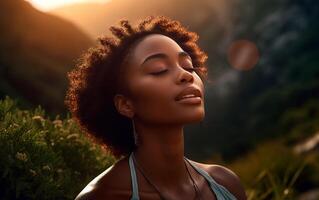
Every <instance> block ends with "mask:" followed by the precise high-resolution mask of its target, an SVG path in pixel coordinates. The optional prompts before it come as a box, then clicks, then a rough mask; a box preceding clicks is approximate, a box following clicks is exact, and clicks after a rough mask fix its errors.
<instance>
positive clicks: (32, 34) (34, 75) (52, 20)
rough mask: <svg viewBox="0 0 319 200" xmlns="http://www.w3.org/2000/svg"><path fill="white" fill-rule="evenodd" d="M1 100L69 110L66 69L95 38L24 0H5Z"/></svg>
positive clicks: (0, 56) (0, 13)
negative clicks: (66, 107) (66, 104)
mask: <svg viewBox="0 0 319 200" xmlns="http://www.w3.org/2000/svg"><path fill="white" fill-rule="evenodd" d="M0 9H1V11H0V28H1V32H0V47H1V48H0V98H3V97H4V96H5V95H9V96H11V97H15V98H18V99H20V100H21V103H22V104H24V105H25V106H36V105H38V104H41V105H42V106H43V107H44V108H45V109H46V110H47V111H48V112H54V113H61V112H62V111H64V110H65V108H64V104H63V99H64V95H65V91H66V86H67V79H66V72H67V71H69V70H70V69H71V68H72V67H73V66H74V63H75V62H76V58H77V57H78V56H79V55H80V54H81V53H82V51H83V50H85V49H87V48H88V47H89V46H90V45H92V44H93V41H92V40H91V39H90V38H89V37H88V36H87V35H86V34H85V33H83V31H81V30H80V29H79V28H78V27H77V26H75V25H74V24H73V23H71V22H68V21H66V20H65V19H61V18H60V17H57V16H54V15H51V14H47V13H43V12H40V11H38V10H36V9H35V8H33V7H32V6H31V5H30V4H29V3H28V2H26V1H23V0H14V1H12V0H2V1H1V2H0Z"/></svg>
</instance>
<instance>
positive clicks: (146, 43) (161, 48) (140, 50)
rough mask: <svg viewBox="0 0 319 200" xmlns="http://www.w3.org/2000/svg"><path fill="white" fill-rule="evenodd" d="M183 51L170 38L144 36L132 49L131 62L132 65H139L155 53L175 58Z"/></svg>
mask: <svg viewBox="0 0 319 200" xmlns="http://www.w3.org/2000/svg"><path fill="white" fill-rule="evenodd" d="M180 51H183V49H182V48H181V47H180V46H179V45H178V44H177V43H176V42H175V41H174V40H173V39H171V38H169V37H167V36H165V35H161V34H151V35H148V36H145V38H143V39H142V40H141V41H140V42H139V43H138V44H137V45H136V46H135V48H134V51H133V53H132V57H131V59H132V60H131V61H132V63H133V64H134V65H140V64H141V62H142V61H143V60H144V59H145V58H146V57H148V56H149V55H152V54H155V53H165V54H167V55H171V56H177V53H178V52H180Z"/></svg>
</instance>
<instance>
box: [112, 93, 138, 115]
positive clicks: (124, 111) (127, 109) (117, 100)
mask: <svg viewBox="0 0 319 200" xmlns="http://www.w3.org/2000/svg"><path fill="white" fill-rule="evenodd" d="M113 101H114V105H115V107H116V109H117V111H118V112H119V113H120V114H121V115H124V116H126V117H128V118H132V117H133V116H134V109H133V104H132V102H131V101H130V100H129V99H128V98H127V97H125V96H124V95H122V94H116V95H115V96H114V98H113Z"/></svg>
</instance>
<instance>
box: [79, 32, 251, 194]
mask: <svg viewBox="0 0 319 200" xmlns="http://www.w3.org/2000/svg"><path fill="white" fill-rule="evenodd" d="M181 52H184V51H183V49H182V48H181V47H180V46H179V45H178V44H177V43H176V42H175V41H174V40H172V39H171V38H169V37H166V36H164V35H160V34H152V35H148V36H146V37H145V38H143V39H142V40H141V41H140V42H139V43H138V44H137V45H136V46H135V47H134V49H133V51H132V54H130V56H129V57H128V58H129V62H128V65H127V66H125V67H126V68H127V69H126V70H127V71H126V72H127V73H126V76H125V78H126V81H127V85H128V89H129V94H130V95H123V94H117V95H116V96H115V97H114V103H115V106H116V108H117V110H118V112H119V113H120V114H122V115H125V116H127V117H129V118H131V119H132V120H134V124H135V130H136V132H137V134H138V148H137V150H136V151H135V152H134V155H135V158H136V160H137V162H138V163H139V164H140V165H141V167H142V168H143V169H144V170H145V173H146V174H147V175H148V178H149V179H150V180H151V181H152V182H153V183H154V184H155V185H156V186H157V188H158V189H159V190H160V191H161V193H162V195H163V196H164V197H165V198H166V199H176V200H178V199H183V200H185V199H194V197H195V191H194V188H193V185H192V182H191V179H190V177H189V175H188V173H187V169H186V168H185V164H184V132H183V128H184V126H185V125H186V124H192V123H197V122H200V121H202V120H203V118H204V116H205V109H204V85H203V82H202V80H201V79H200V77H199V76H198V75H197V73H196V72H195V71H192V70H191V68H193V66H192V60H191V58H190V56H188V55H187V53H185V52H184V53H181ZM154 54H161V55H160V56H157V57H153V58H150V59H147V58H148V57H149V56H151V55H154ZM165 70H167V71H165ZM161 71H165V72H163V73H161V74H158V75H156V74H152V73H157V72H161ZM189 86H193V87H196V88H198V89H199V90H200V91H201V93H202V101H201V103H200V104H196V105H195V104H181V103H179V102H177V101H175V97H176V96H177V95H178V94H179V92H181V91H182V90H183V89H185V88H186V87H189ZM154 158H156V159H154ZM194 163H195V165H197V166H198V167H199V168H202V169H204V170H205V171H206V172H208V173H209V174H210V175H211V176H212V177H213V179H214V180H215V181H216V182H218V183H219V184H221V185H223V186H224V187H226V188H227V189H228V190H229V191H230V192H231V193H232V194H233V195H234V196H235V197H236V198H237V199H238V200H245V199H247V198H246V194H245V190H244V188H243V186H242V184H241V183H240V180H239V178H238V176H237V175H236V174H235V173H234V172H232V171H231V170H229V169H227V168H225V167H223V166H220V165H211V164H203V163H197V162H194ZM187 165H188V168H189V170H190V173H191V175H192V177H193V179H194V180H195V182H196V184H197V185H198V187H199V189H200V195H201V197H202V199H217V198H216V196H215V194H214V193H213V191H212V190H211V188H210V187H209V185H208V183H207V181H206V180H205V179H204V177H203V176H201V175H200V174H198V172H197V171H195V169H193V168H192V167H191V166H190V165H189V164H188V163H187ZM136 173H137V179H138V187H139V196H140V199H149V200H153V199H154V200H155V199H160V196H159V195H158V193H157V192H156V190H155V189H154V188H153V187H152V186H151V185H150V184H149V183H148V182H147V181H146V180H145V178H144V177H143V175H142V174H141V173H140V172H139V171H138V169H137V168H136ZM131 187H132V186H131V176H130V170H129V165H128V157H125V158H123V159H121V160H119V161H117V162H116V163H115V164H114V165H112V166H111V167H110V168H108V169H107V170H105V171H104V172H103V173H102V174H100V175H99V176H98V177H96V178H95V179H94V180H93V181H91V183H89V184H88V186H87V187H86V188H84V190H83V191H82V192H81V193H80V194H79V195H78V196H77V198H76V200H80V199H81V200H82V199H96V200H99V199H115V200H121V199H125V200H127V199H129V198H130V196H131V194H132V193H131V192H132V188H131Z"/></svg>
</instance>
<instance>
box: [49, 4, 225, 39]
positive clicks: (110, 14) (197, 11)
mask: <svg viewBox="0 0 319 200" xmlns="http://www.w3.org/2000/svg"><path fill="white" fill-rule="evenodd" d="M226 5H227V4H226V3H225V2H224V1H218V0H201V1H196V2H195V1H192V0H162V1H156V0H113V1H110V2H107V3H105V4H98V3H80V4H73V5H67V6H63V7H59V8H57V9H54V10H52V11H50V12H51V13H52V14H55V15H58V16H61V17H64V18H66V19H68V20H70V21H72V22H74V23H75V24H77V25H79V26H80V27H82V29H84V30H86V31H87V32H88V33H89V34H90V35H91V36H92V37H94V38H95V37H97V36H100V35H102V34H108V33H109V32H108V27H109V26H110V25H113V24H114V23H115V22H116V21H118V19H120V18H127V19H129V20H133V21H136V20H137V19H139V18H143V17H145V16H147V15H151V14H153V15H157V14H161V15H167V16H170V17H173V18H176V19H179V20H181V21H182V22H183V23H184V24H185V25H189V26H190V27H191V28H195V29H196V28H197V27H200V26H201V25H203V23H205V22H207V21H208V20H209V21H211V22H216V21H220V22H222V23H224V20H227V17H225V15H227V13H228V12H227V10H226V9H227V6H226ZM217 18H219V19H217Z"/></svg>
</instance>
